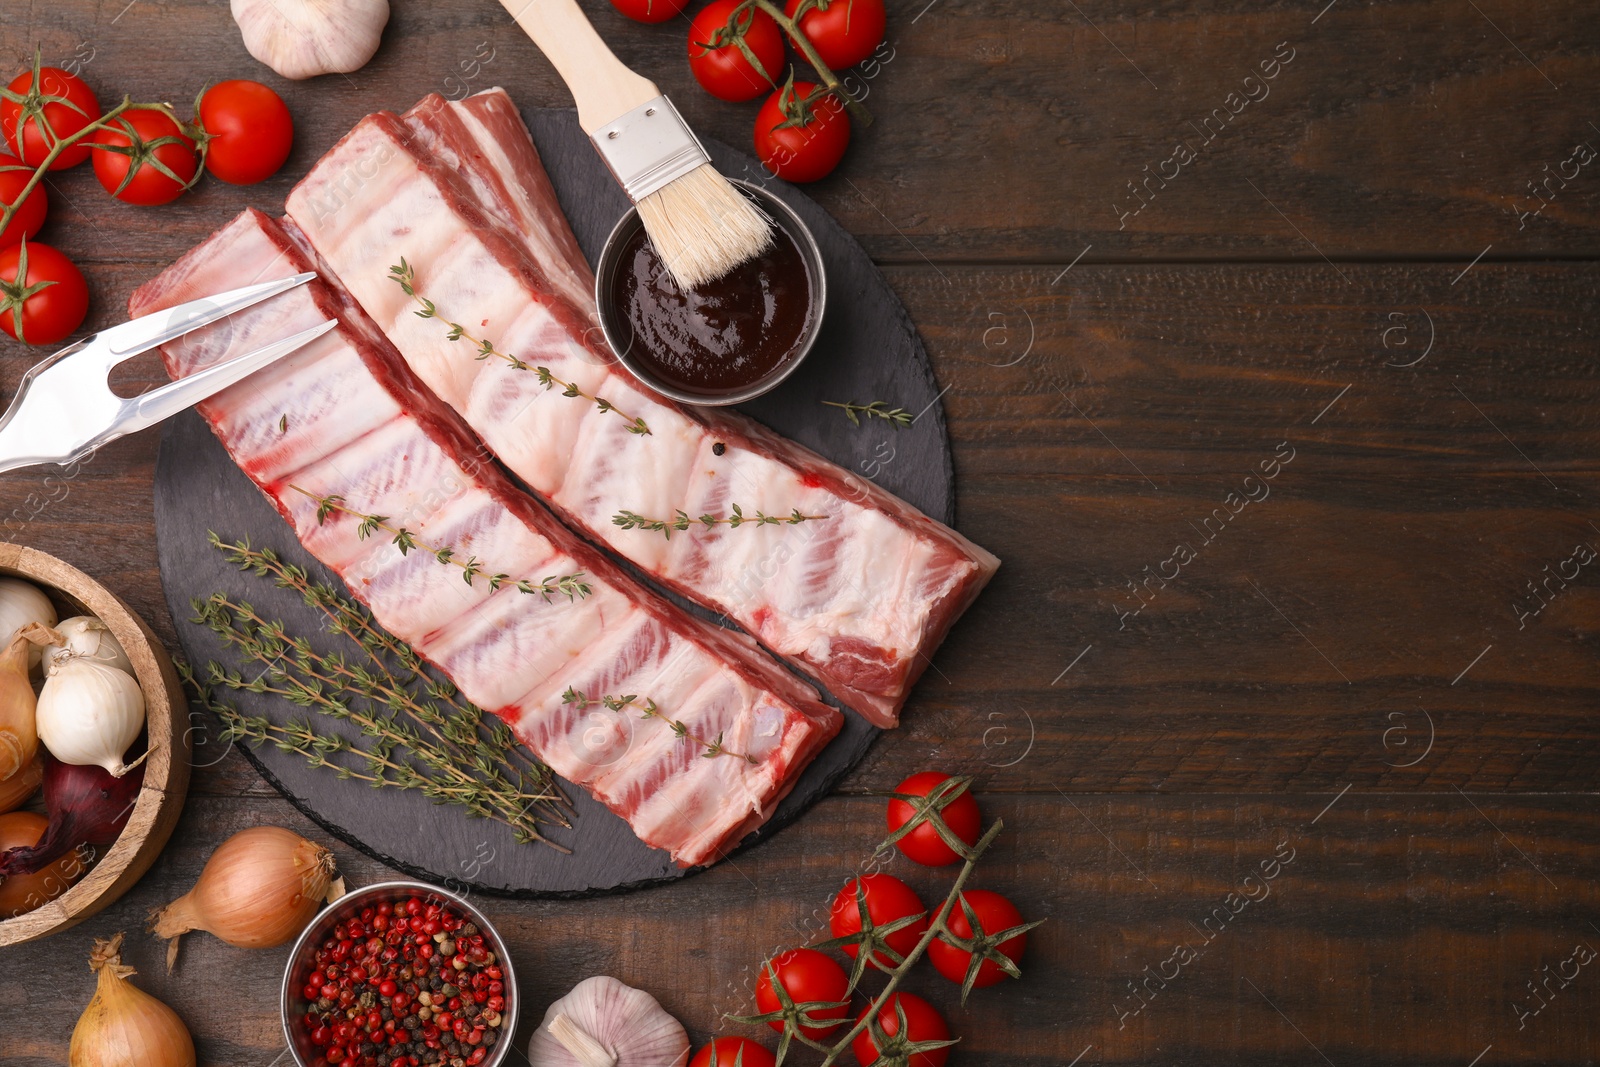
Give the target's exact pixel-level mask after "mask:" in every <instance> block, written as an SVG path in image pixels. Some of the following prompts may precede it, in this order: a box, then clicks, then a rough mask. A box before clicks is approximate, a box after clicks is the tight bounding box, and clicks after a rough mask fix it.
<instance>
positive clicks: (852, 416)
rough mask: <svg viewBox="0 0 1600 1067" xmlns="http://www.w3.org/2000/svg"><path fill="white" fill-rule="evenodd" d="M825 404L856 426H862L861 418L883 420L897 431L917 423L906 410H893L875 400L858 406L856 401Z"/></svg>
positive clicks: (832, 401) (835, 401)
mask: <svg viewBox="0 0 1600 1067" xmlns="http://www.w3.org/2000/svg"><path fill="white" fill-rule="evenodd" d="M823 403H824V404H825V405H827V406H828V407H830V408H839V409H840V410H841V411H843V412H844V417H845V418H847V419H849V420H850V422H851V424H852V425H854V426H860V425H861V417H862V416H863V415H864V416H866V417H867V418H869V419H883V420H884V421H885V422H888V423H889V424H890V425H892V426H893V427H894V428H895V429H897V430H898V429H901V428H903V427H906V426H910V425H911V424H912V422H914V421H916V416H915V415H913V414H911V412H909V411H907V410H906V409H905V408H891V407H889V405H888V404H887V403H885V402H884V401H882V400H874V401H873V402H872V403H870V404H857V403H856V402H855V401H853V400H850V401H844V402H840V401H838V400H824V401H823Z"/></svg>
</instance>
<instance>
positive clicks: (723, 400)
mask: <svg viewBox="0 0 1600 1067" xmlns="http://www.w3.org/2000/svg"><path fill="white" fill-rule="evenodd" d="M728 180H729V181H730V182H732V183H733V184H734V185H736V186H738V187H739V188H740V189H742V190H744V192H745V193H746V195H748V196H749V197H750V198H751V199H752V200H754V201H755V202H756V206H757V207H759V208H760V209H761V210H762V211H763V212H765V213H766V215H767V217H769V218H770V219H772V221H773V222H774V223H775V224H776V225H778V226H779V227H781V228H782V229H783V231H784V232H785V233H787V234H788V235H789V236H790V237H791V238H793V239H794V243H795V247H796V248H798V249H799V250H800V258H801V260H802V261H804V263H805V266H806V278H807V281H808V282H809V283H810V289H811V318H810V321H809V322H808V323H807V325H806V330H805V333H803V334H801V335H800V339H799V340H798V342H796V348H795V351H794V353H793V354H792V355H791V356H790V357H789V358H788V359H787V360H785V361H784V362H783V364H782V365H781V366H779V367H778V368H777V369H775V370H774V371H773V372H772V373H771V374H769V375H767V376H766V377H765V378H762V379H761V380H759V381H757V382H755V383H754V384H752V385H748V386H745V387H744V388H743V389H740V390H737V391H734V392H721V393H703V392H690V391H688V390H685V389H679V388H677V387H676V386H672V385H668V384H667V383H665V382H663V381H661V380H660V379H658V378H657V377H656V376H655V375H653V374H651V373H650V370H649V368H648V367H645V366H644V365H643V364H641V363H640V361H639V360H637V359H635V358H633V357H632V356H631V355H630V353H629V351H628V349H627V348H626V347H625V346H624V345H623V344H621V341H620V339H621V338H623V337H625V336H628V335H629V334H630V332H631V331H629V329H628V324H627V321H626V319H625V316H624V314H623V312H622V310H621V309H620V308H618V307H617V306H616V305H615V304H613V303H612V301H611V290H612V283H613V281H614V280H615V279H616V275H617V271H618V270H619V269H620V268H621V266H622V263H621V260H622V248H623V246H624V245H625V244H627V242H628V239H629V238H631V237H632V236H633V235H634V234H635V233H636V232H638V230H639V228H640V227H641V226H643V225H644V223H643V222H641V221H640V220H639V211H638V209H637V208H630V209H629V210H628V213H627V214H626V215H624V216H622V219H621V220H620V221H619V222H618V223H617V224H616V226H615V227H614V228H613V229H612V230H611V236H609V237H607V238H606V243H605V247H604V248H603V249H601V251H600V263H599V266H598V267H597V268H596V269H595V272H594V298H595V304H596V306H598V307H599V309H600V329H601V330H602V332H604V333H605V336H606V343H607V344H608V345H610V346H611V351H612V352H614V353H615V354H616V357H617V362H618V363H620V364H622V366H623V367H624V368H626V369H627V371H628V373H629V374H632V375H633V376H634V378H635V379H637V380H638V381H639V382H640V383H641V384H642V385H644V386H645V388H647V389H649V390H651V391H652V392H655V393H659V394H661V395H662V396H665V397H670V398H671V399H673V400H677V401H679V402H681V403H684V404H698V405H702V406H706V407H724V406H726V405H729V404H742V403H744V402H745V401H746V400H754V399H755V398H756V397H758V396H761V395H762V394H763V393H770V392H771V391H772V390H774V389H776V388H777V387H778V386H779V385H781V384H782V383H783V381H784V379H786V378H788V377H789V375H791V374H793V373H794V372H795V370H796V369H797V368H798V367H799V366H800V364H801V363H802V362H803V361H804V360H805V358H806V355H807V354H808V353H810V351H811V346H812V345H813V344H814V343H815V342H816V339H817V334H818V332H819V331H820V330H821V329H822V314H823V311H824V309H825V308H826V307H827V303H828V280H827V276H826V274H825V273H824V271H823V269H822V250H821V249H820V248H818V247H817V239H816V238H815V237H813V236H812V234H811V231H810V229H808V228H807V227H806V224H805V223H804V222H801V221H800V216H799V215H796V214H795V213H794V211H793V209H791V208H790V207H789V205H788V204H785V203H784V202H783V201H782V200H779V199H778V198H777V197H776V196H774V195H773V194H772V193H770V192H768V191H767V190H766V189H763V188H762V187H761V186H759V185H754V184H752V183H750V182H746V181H740V180H739V179H737V178H729V179H728Z"/></svg>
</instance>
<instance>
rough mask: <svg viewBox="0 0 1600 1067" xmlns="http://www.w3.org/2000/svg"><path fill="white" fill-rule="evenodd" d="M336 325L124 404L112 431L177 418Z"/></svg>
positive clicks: (331, 321)
mask: <svg viewBox="0 0 1600 1067" xmlns="http://www.w3.org/2000/svg"><path fill="white" fill-rule="evenodd" d="M337 325H339V323H338V320H336V319H328V320H326V321H324V322H322V323H319V324H318V325H316V326H313V327H312V328H311V329H309V330H302V331H300V332H299V333H297V334H295V335H293V336H292V337H285V338H284V339H283V340H281V341H276V342H274V343H272V344H270V345H267V346H266V347H265V348H258V349H256V350H255V351H254V352H250V353H247V354H246V355H243V356H239V357H238V358H237V359H230V360H228V361H227V362H225V363H218V364H215V365H214V366H210V367H207V368H206V369H205V370H203V371H199V372H197V373H195V374H191V375H189V376H188V377H187V378H180V379H178V380H177V381H175V382H172V383H170V384H168V385H163V386H161V387H159V388H156V389H152V390H150V391H149V392H147V393H141V394H140V395H139V396H136V397H133V398H132V399H130V400H127V401H124V403H123V412H122V415H121V416H120V417H119V418H118V419H117V425H116V428H115V432H116V433H117V435H118V436H120V435H122V434H126V433H134V432H135V431H138V430H142V429H144V428H146V427H147V426H154V425H155V424H156V423H158V422H161V421H162V420H163V419H166V418H168V417H170V416H172V415H176V414H177V413H178V412H180V411H182V410H184V409H185V408H188V407H192V406H194V405H195V404H198V403H199V402H200V401H202V400H205V399H206V398H207V397H210V396H212V395H214V394H216V393H219V392H221V391H222V390H224V389H226V388H227V387H228V386H230V385H233V384H234V383H236V382H239V381H241V380H242V379H244V378H248V377H249V376H250V375H252V374H254V373H255V372H256V371H258V370H260V369H262V368H263V367H266V366H267V365H268V364H270V363H272V362H274V361H275V360H278V359H280V358H282V357H283V356H286V355H288V354H289V353H291V352H293V351H294V350H295V349H297V348H300V347H301V346H302V345H305V344H308V343H309V342H311V341H314V340H316V339H317V338H318V337H321V336H322V335H323V334H325V333H327V332H328V331H329V330H331V329H333V328H334V327H335V326H337Z"/></svg>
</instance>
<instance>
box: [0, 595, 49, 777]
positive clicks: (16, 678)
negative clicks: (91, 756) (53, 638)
mask: <svg viewBox="0 0 1600 1067" xmlns="http://www.w3.org/2000/svg"><path fill="white" fill-rule="evenodd" d="M30 632H34V633H43V632H47V631H45V629H44V627H35V626H33V625H29V626H28V627H26V628H24V629H23V631H22V632H20V633H18V634H17V635H16V636H14V637H12V638H11V639H10V642H9V643H8V644H7V645H6V646H5V651H4V652H0V782H3V781H6V780H7V779H9V778H10V777H11V776H12V775H14V774H17V773H18V772H19V771H21V770H23V769H24V768H25V767H27V766H28V764H30V763H32V762H33V757H34V756H35V755H36V754H38V751H39V725H38V721H37V720H36V719H35V717H34V716H35V712H36V710H37V709H38V705H39V702H38V698H37V697H35V696H34V695H33V684H32V683H31V682H29V681H28V657H29V656H30V655H32V654H33V653H35V652H37V651H39V647H40V645H43V644H47V643H48V638H44V637H38V638H35V637H34V636H30Z"/></svg>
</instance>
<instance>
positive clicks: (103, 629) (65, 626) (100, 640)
mask: <svg viewBox="0 0 1600 1067" xmlns="http://www.w3.org/2000/svg"><path fill="white" fill-rule="evenodd" d="M54 629H55V631H56V633H58V634H60V635H61V639H62V643H61V644H59V645H48V646H46V648H45V650H44V673H45V675H46V676H49V675H52V674H54V673H56V671H58V670H60V669H61V667H62V666H63V665H64V664H66V663H67V662H68V661H70V660H74V659H86V660H88V661H89V662H91V663H103V664H105V665H106V666H107V667H115V668H116V669H117V670H119V671H122V672H124V673H125V674H127V675H129V676H130V677H131V676H132V675H133V663H132V661H131V660H129V659H128V654H127V653H126V652H124V651H123V650H122V644H121V642H119V641H118V640H117V638H116V636H115V635H114V634H112V632H111V627H109V626H107V625H106V624H105V623H103V622H101V621H100V620H99V619H97V618H95V617H94V616H92V615H74V616H73V617H72V618H70V619H62V620H61V621H60V622H58V623H56V625H55V627H54Z"/></svg>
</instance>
